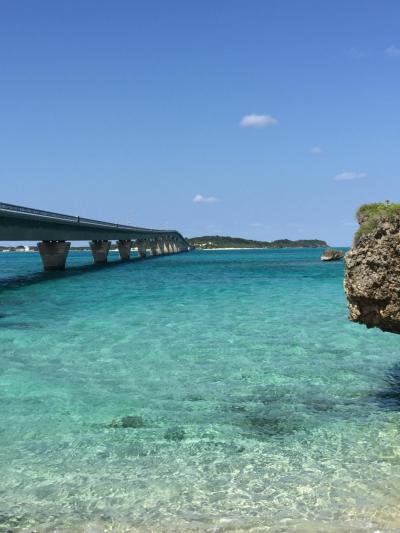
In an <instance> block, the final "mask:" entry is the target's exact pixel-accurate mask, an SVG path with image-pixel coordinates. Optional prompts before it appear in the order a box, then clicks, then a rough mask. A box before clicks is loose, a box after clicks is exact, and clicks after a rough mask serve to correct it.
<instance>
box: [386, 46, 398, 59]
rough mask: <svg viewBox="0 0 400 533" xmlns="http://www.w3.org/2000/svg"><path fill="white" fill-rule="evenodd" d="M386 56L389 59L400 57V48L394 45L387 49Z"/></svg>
mask: <svg viewBox="0 0 400 533" xmlns="http://www.w3.org/2000/svg"><path fill="white" fill-rule="evenodd" d="M385 54H386V55H387V56H388V57H400V48H398V47H397V46H395V45H394V44H392V45H390V46H388V47H387V48H386V50H385Z"/></svg>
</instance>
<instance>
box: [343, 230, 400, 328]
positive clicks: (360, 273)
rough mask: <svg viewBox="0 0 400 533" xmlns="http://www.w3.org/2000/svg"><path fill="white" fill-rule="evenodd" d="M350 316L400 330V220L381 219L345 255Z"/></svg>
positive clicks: (362, 322) (374, 325)
mask: <svg viewBox="0 0 400 533" xmlns="http://www.w3.org/2000/svg"><path fill="white" fill-rule="evenodd" d="M345 263H346V274H345V281H344V288H345V292H346V296H347V300H348V306H349V319H350V320H352V321H354V322H359V323H361V324H365V325H366V326H367V327H368V328H373V327H378V328H380V329H382V330H383V331H390V332H392V333H400V219H399V220H396V221H393V220H388V219H382V220H381V221H380V223H379V226H378V227H377V228H376V229H375V230H373V231H372V232H371V233H369V234H367V235H364V236H362V237H360V239H359V241H358V242H357V243H356V244H355V245H354V246H353V248H352V250H351V251H350V252H348V253H347V254H346V256H345Z"/></svg>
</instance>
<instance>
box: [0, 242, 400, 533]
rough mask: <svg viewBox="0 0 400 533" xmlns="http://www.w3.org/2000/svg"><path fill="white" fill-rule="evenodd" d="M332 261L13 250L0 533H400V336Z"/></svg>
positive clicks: (3, 279) (254, 253) (6, 258)
mask: <svg viewBox="0 0 400 533" xmlns="http://www.w3.org/2000/svg"><path fill="white" fill-rule="evenodd" d="M320 253H321V250H297V251H296V250H277V251H273V250H260V251H258V250H249V251H244V250H243V251H209V252H193V253H190V254H180V255H177V256H169V257H163V258H156V259H151V260H148V261H132V262H130V263H129V264H113V265H110V266H107V267H104V268H92V267H90V268H86V267H84V266H83V265H84V264H88V263H89V262H90V256H89V254H86V253H72V254H71V258H70V266H72V269H71V271H70V272H66V273H62V274H41V273H40V268H41V265H40V259H39V257H38V255H37V254H0V387H1V392H0V398H1V417H0V439H1V447H0V453H1V456H0V530H5V531H7V530H11V531H55V530H57V531H68V532H69V531H73V532H75V531H82V532H83V531H85V532H89V531H90V532H91V533H93V532H100V531H155V532H164V531H165V532H169V531H171V532H172V531H212V532H225V531H273V532H284V531H306V532H310V531H311V532H314V531H315V532H316V531H321V532H325V531H328V532H330V531H335V532H336V531H340V532H341V531H343V532H345V531H360V532H361V531H363V532H364V531H371V532H372V531H378V530H379V531H382V532H383V531H400V498H399V493H400V385H399V383H400V377H399V376H400V370H399V369H398V367H397V365H399V363H400V337H397V336H395V335H391V334H388V333H382V332H379V331H372V330H369V331H368V330H366V329H365V328H364V327H363V326H359V325H356V324H352V323H350V322H348V321H347V319H346V315H347V310H346V302H345V298H344V295H343V289H342V279H343V264H342V263H329V264H323V263H321V262H320V261H319V256H320ZM127 416H132V417H136V418H133V419H131V420H130V422H131V423H132V424H133V425H134V426H135V427H122V426H123V423H122V422H121V421H122V419H123V418H124V417H127ZM125 422H126V421H125ZM128 425H129V424H128Z"/></svg>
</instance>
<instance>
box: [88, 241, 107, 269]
mask: <svg viewBox="0 0 400 533" xmlns="http://www.w3.org/2000/svg"><path fill="white" fill-rule="evenodd" d="M110 246H111V242H110V241H91V242H90V249H91V250H92V255H93V262H94V264H95V265H101V264H104V263H107V256H108V252H109V251H110Z"/></svg>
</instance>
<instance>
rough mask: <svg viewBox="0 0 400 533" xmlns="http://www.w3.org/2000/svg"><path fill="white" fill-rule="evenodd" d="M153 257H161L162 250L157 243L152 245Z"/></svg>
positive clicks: (153, 242)
mask: <svg viewBox="0 0 400 533" xmlns="http://www.w3.org/2000/svg"><path fill="white" fill-rule="evenodd" d="M150 250H151V255H161V248H160V245H159V244H158V242H157V241H152V242H151V243H150Z"/></svg>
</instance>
